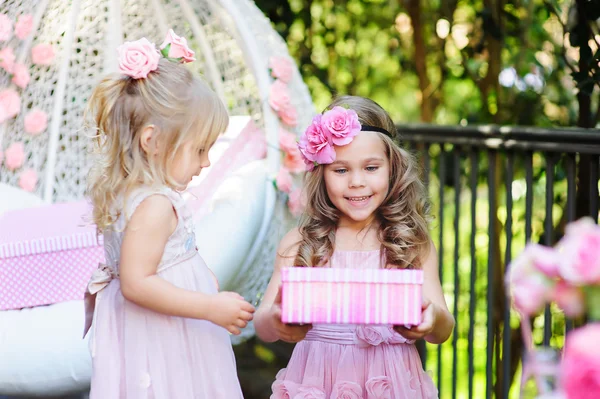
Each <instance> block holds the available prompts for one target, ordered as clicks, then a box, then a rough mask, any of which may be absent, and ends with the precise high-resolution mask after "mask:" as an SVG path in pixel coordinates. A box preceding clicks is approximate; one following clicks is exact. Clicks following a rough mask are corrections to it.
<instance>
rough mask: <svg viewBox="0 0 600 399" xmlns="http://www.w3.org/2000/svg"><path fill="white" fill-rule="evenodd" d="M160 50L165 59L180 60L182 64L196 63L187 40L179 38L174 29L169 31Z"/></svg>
mask: <svg viewBox="0 0 600 399" xmlns="http://www.w3.org/2000/svg"><path fill="white" fill-rule="evenodd" d="M160 49H161V51H162V54H163V55H164V56H165V57H167V58H172V59H175V60H179V62H181V63H187V62H192V61H196V59H195V58H194V52H193V51H192V50H190V48H189V47H188V44H187V40H186V39H185V38H184V37H181V36H177V35H176V34H175V32H173V29H169V32H168V33H167V37H165V40H164V41H163V43H162V44H161V45H160Z"/></svg>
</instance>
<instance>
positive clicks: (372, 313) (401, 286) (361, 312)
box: [281, 267, 423, 325]
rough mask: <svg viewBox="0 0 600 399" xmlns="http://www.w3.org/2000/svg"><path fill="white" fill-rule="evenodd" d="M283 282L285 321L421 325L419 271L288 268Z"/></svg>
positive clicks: (421, 277)
mask: <svg viewBox="0 0 600 399" xmlns="http://www.w3.org/2000/svg"><path fill="white" fill-rule="evenodd" d="M281 280H282V289H281V321H282V322H283V323H289V324H296V323H321V324H394V325H417V324H419V323H420V322H421V289H422V286H423V271H422V270H398V269H336V268H328V267H288V268H284V269H282V271H281Z"/></svg>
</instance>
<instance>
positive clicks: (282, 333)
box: [271, 286, 312, 344]
mask: <svg viewBox="0 0 600 399" xmlns="http://www.w3.org/2000/svg"><path fill="white" fill-rule="evenodd" d="M271 323H272V324H273V328H274V329H275V332H276V334H277V337H278V339H280V340H282V341H285V342H290V343H293V344H295V343H296V342H300V341H302V340H303V339H304V337H306V334H307V333H308V332H309V331H310V330H311V329H312V324H304V325H296V324H283V323H282V322H281V286H280V287H279V291H278V292H277V296H276V297H275V301H274V302H273V305H272V306H271Z"/></svg>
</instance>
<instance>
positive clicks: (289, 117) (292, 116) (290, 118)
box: [277, 104, 298, 126]
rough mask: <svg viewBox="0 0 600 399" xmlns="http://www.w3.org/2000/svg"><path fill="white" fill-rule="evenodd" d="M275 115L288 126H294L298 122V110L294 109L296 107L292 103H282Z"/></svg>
mask: <svg viewBox="0 0 600 399" xmlns="http://www.w3.org/2000/svg"><path fill="white" fill-rule="evenodd" d="M277 115H278V116H279V118H280V119H281V121H282V122H283V123H285V124H286V125H288V126H296V125H297V124H298V111H296V107H294V106H293V105H292V104H286V105H284V106H283V107H282V108H281V109H280V110H279V111H277Z"/></svg>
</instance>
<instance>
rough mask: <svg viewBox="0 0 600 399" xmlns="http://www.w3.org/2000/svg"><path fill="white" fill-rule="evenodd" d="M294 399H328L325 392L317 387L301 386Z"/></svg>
mask: <svg viewBox="0 0 600 399" xmlns="http://www.w3.org/2000/svg"><path fill="white" fill-rule="evenodd" d="M294 399H327V398H326V397H325V392H323V390H322V389H320V388H317V387H307V386H301V387H300V388H298V393H297V394H296V396H294Z"/></svg>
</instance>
